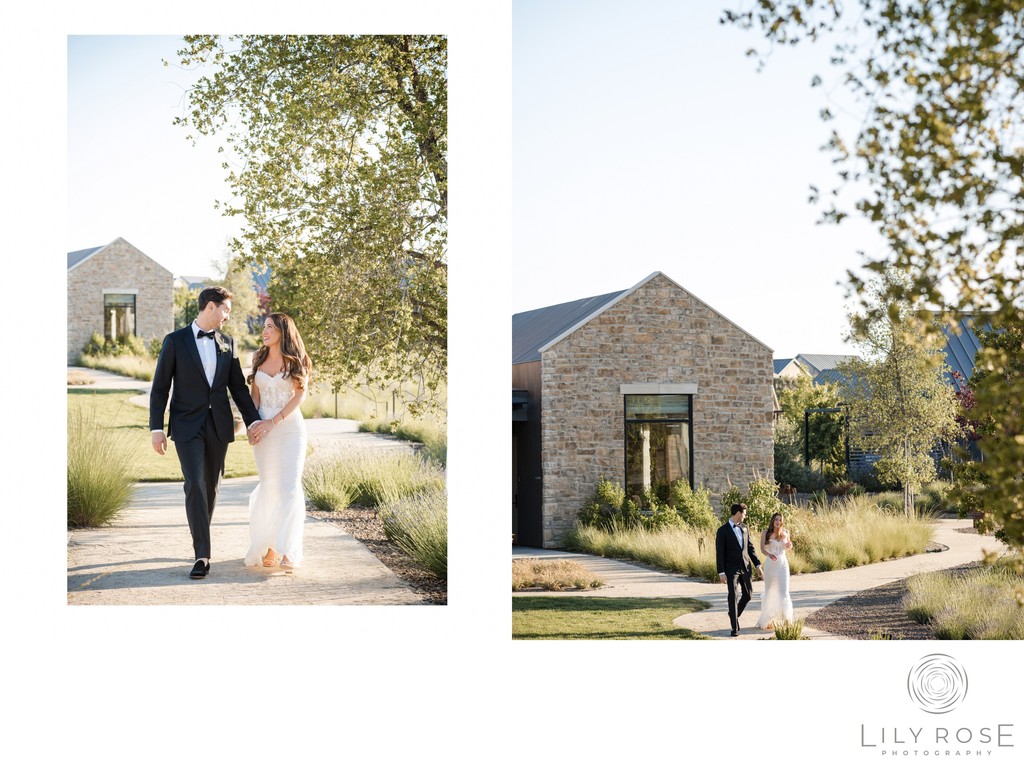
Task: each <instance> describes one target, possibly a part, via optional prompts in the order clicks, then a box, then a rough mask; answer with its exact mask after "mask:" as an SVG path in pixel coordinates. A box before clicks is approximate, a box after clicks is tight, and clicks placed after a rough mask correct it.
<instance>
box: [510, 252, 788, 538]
mask: <svg viewBox="0 0 1024 766" xmlns="http://www.w3.org/2000/svg"><path fill="white" fill-rule="evenodd" d="M772 374H773V364H772V350H771V349H770V348H769V347H768V346H766V345H765V344H764V343H762V342H761V341H759V340H757V339H756V338H754V337H753V336H751V335H749V334H748V333H747V332H745V331H744V330H742V329H741V328H739V327H737V326H736V325H735V324H734V323H733V322H731V321H730V320H729V319H727V318H726V317H725V316H723V315H722V314H720V313H718V312H717V311H715V310H714V309H712V308H711V307H710V306H708V305H707V304H705V303H703V302H701V301H700V300H698V299H697V298H696V297H695V296H693V295H692V294H690V293H689V292H687V291H686V290H685V289H683V288H682V287H680V286H679V285H678V284H676V283H675V282H674V281H673V280H671V279H670V278H668V277H667V276H665V275H664V274H662V273H661V272H655V273H654V274H652V275H650V276H649V277H647V278H646V279H644V280H643V281H642V282H640V283H639V284H637V285H635V286H634V287H631V288H630V289H628V290H623V291H621V292H616V293H609V294H607V295H600V296H596V297H593V298H585V299H582V300H578V301H572V302H569V303H564V304H560V305H557V306H549V307H546V308H541V309H536V310H534V311H527V312H524V313H521V314H516V315H515V316H513V318H512V461H513V469H512V492H513V510H512V526H513V534H514V536H515V537H514V539H515V541H516V543H517V544H520V545H531V546H543V547H546V548H554V547H559V545H560V543H561V540H562V537H563V535H564V534H565V532H566V531H567V530H569V529H570V528H571V527H572V524H573V522H574V521H575V518H576V513H577V512H578V511H579V509H580V508H581V507H582V506H583V504H584V503H585V502H586V500H587V498H588V497H589V496H590V495H591V494H592V493H593V492H594V489H595V487H596V486H597V483H598V481H599V480H600V479H601V478H602V477H604V478H607V479H611V480H614V481H616V482H618V483H619V484H620V485H622V486H623V487H625V489H626V494H627V496H633V495H640V494H642V493H643V491H644V489H647V488H653V487H656V486H657V485H659V484H663V483H671V482H672V481H674V480H677V479H684V480H687V481H689V483H690V486H691V487H694V488H696V487H700V486H704V487H707V488H709V489H711V490H712V492H713V493H716V494H717V493H721V492H723V491H725V490H726V489H727V488H728V486H729V483H730V482H732V483H734V484H736V485H739V486H741V487H743V488H745V487H746V485H747V484H748V483H749V482H750V481H751V480H752V479H754V478H755V477H758V476H760V477H772V475H773V474H772V472H773V467H774V466H773V442H772V421H773V409H774V407H773V396H772V395H773V389H772Z"/></svg>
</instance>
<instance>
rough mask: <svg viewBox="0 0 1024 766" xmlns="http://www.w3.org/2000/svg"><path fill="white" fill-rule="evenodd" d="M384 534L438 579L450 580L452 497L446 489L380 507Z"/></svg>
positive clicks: (432, 489) (433, 490)
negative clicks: (449, 554) (449, 500)
mask: <svg viewBox="0 0 1024 766" xmlns="http://www.w3.org/2000/svg"><path fill="white" fill-rule="evenodd" d="M380 518H381V522H382V523H383V525H384V534H385V535H386V536H387V538H388V540H390V541H391V542H393V543H394V544H395V545H397V546H398V547H399V548H401V549H402V550H403V551H405V552H406V553H408V554H409V555H410V556H412V557H413V558H414V559H415V560H416V561H417V562H419V563H420V564H421V565H422V566H424V567H425V568H426V569H428V570H430V571H431V572H433V573H434V574H436V575H437V576H438V577H445V578H446V577H447V576H448V493H447V491H446V490H445V488H444V487H443V486H441V487H431V488H430V489H427V490H424V491H422V492H417V493H416V494H415V495H412V496H409V497H403V498H400V499H397V500H391V501H389V502H387V503H385V504H383V505H382V506H381V507H380Z"/></svg>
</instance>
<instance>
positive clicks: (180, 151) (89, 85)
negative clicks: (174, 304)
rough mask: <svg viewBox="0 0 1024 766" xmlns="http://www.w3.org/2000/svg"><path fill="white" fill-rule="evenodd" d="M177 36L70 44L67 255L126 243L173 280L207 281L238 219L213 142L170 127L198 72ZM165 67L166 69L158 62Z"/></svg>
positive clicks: (79, 39)
mask: <svg viewBox="0 0 1024 766" xmlns="http://www.w3.org/2000/svg"><path fill="white" fill-rule="evenodd" d="M181 47H183V46H182V41H181V37H179V36H138V35H134V36H133V35H117V36H109V35H108V36H100V35H85V36H83V35H76V36H69V37H68V232H67V237H68V242H67V250H68V251H69V252H70V251H73V250H81V249H85V248H89V247H96V246H98V245H105V244H107V243H108V242H111V241H113V240H114V239H116V238H117V237H123V238H124V239H126V240H128V241H129V242H131V243H132V244H133V245H135V246H136V247H137V248H139V249H140V250H142V252H144V253H145V254H146V255H148V256H149V257H150V258H152V259H153V260H155V261H156V262H157V263H159V264H161V265H162V266H164V267H165V268H167V269H169V270H170V271H172V272H173V273H174V275H175V276H180V275H183V274H184V275H189V276H214V275H215V274H216V269H215V268H214V267H213V266H211V263H212V262H213V261H215V260H221V259H223V257H224V255H225V253H226V251H227V246H226V243H227V241H228V240H229V239H230V238H231V237H232V236H234V235H236V234H237V233H238V231H239V229H240V220H239V219H238V218H237V217H226V216H224V215H222V213H221V211H219V210H216V209H214V201H215V200H217V199H220V200H229V199H230V198H231V192H230V188H229V187H228V185H227V183H226V181H225V180H224V179H225V177H226V175H227V173H226V171H224V170H223V169H222V168H221V162H222V161H223V155H219V154H217V151H216V147H217V143H216V141H215V140H213V139H205V138H204V137H202V136H200V137H199V139H200V141H199V143H198V144H197V145H196V146H193V145H192V143H191V142H190V141H188V140H187V139H186V135H187V134H188V131H187V129H186V128H184V127H182V126H176V125H174V124H173V120H174V118H175V117H177V116H181V115H182V114H183V112H184V108H185V104H186V102H185V98H184V97H185V92H186V90H187V89H188V87H189V86H190V85H191V83H192V82H193V81H194V79H195V77H196V73H195V72H192V71H186V70H184V69H182V68H181V66H180V65H179V63H178V58H177V56H176V55H175V52H176V51H177V50H178V49H179V48H181ZM164 59H166V60H167V61H168V62H169V64H170V65H169V66H164V64H163V60H164Z"/></svg>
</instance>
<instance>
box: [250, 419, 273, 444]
mask: <svg viewBox="0 0 1024 766" xmlns="http://www.w3.org/2000/svg"><path fill="white" fill-rule="evenodd" d="M273 428H274V421H273V420H257V421H256V422H255V423H253V424H252V425H251V426H249V428H248V429H247V431H246V435H247V436H248V438H249V444H258V443H259V441H260V439H262V438H263V437H264V436H266V435H267V434H268V433H270V431H271V430H273Z"/></svg>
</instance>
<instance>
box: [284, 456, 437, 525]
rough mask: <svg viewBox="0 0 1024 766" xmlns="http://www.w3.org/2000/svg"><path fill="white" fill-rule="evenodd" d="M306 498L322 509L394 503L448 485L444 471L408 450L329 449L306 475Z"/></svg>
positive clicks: (304, 483) (304, 480) (312, 464)
mask: <svg viewBox="0 0 1024 766" xmlns="http://www.w3.org/2000/svg"><path fill="white" fill-rule="evenodd" d="M302 487H303V490H304V491H305V493H306V497H307V498H308V499H309V500H310V502H312V503H313V505H314V506H316V507H317V508H319V509H320V510H325V511H336V510H341V509H343V508H347V507H348V506H349V505H359V506H362V507H365V508H376V507H378V506H381V505H384V504H387V503H394V502H397V501H398V500H401V499H403V498H406V497H411V496H413V495H416V494H420V493H429V492H433V491H438V490H441V491H443V490H444V488H445V477H444V471H443V470H442V469H441V468H440V467H439V466H437V465H436V464H434V463H431V462H428V461H426V460H423V459H422V458H420V457H419V456H417V455H414V454H412V453H411V452H407V451H405V450H388V451H370V450H367V451H343V452H328V453H326V454H325V455H324V456H323V457H320V458H317V459H314V460H311V461H310V462H309V463H308V464H307V465H306V470H305V471H304V473H303V476H302Z"/></svg>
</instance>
